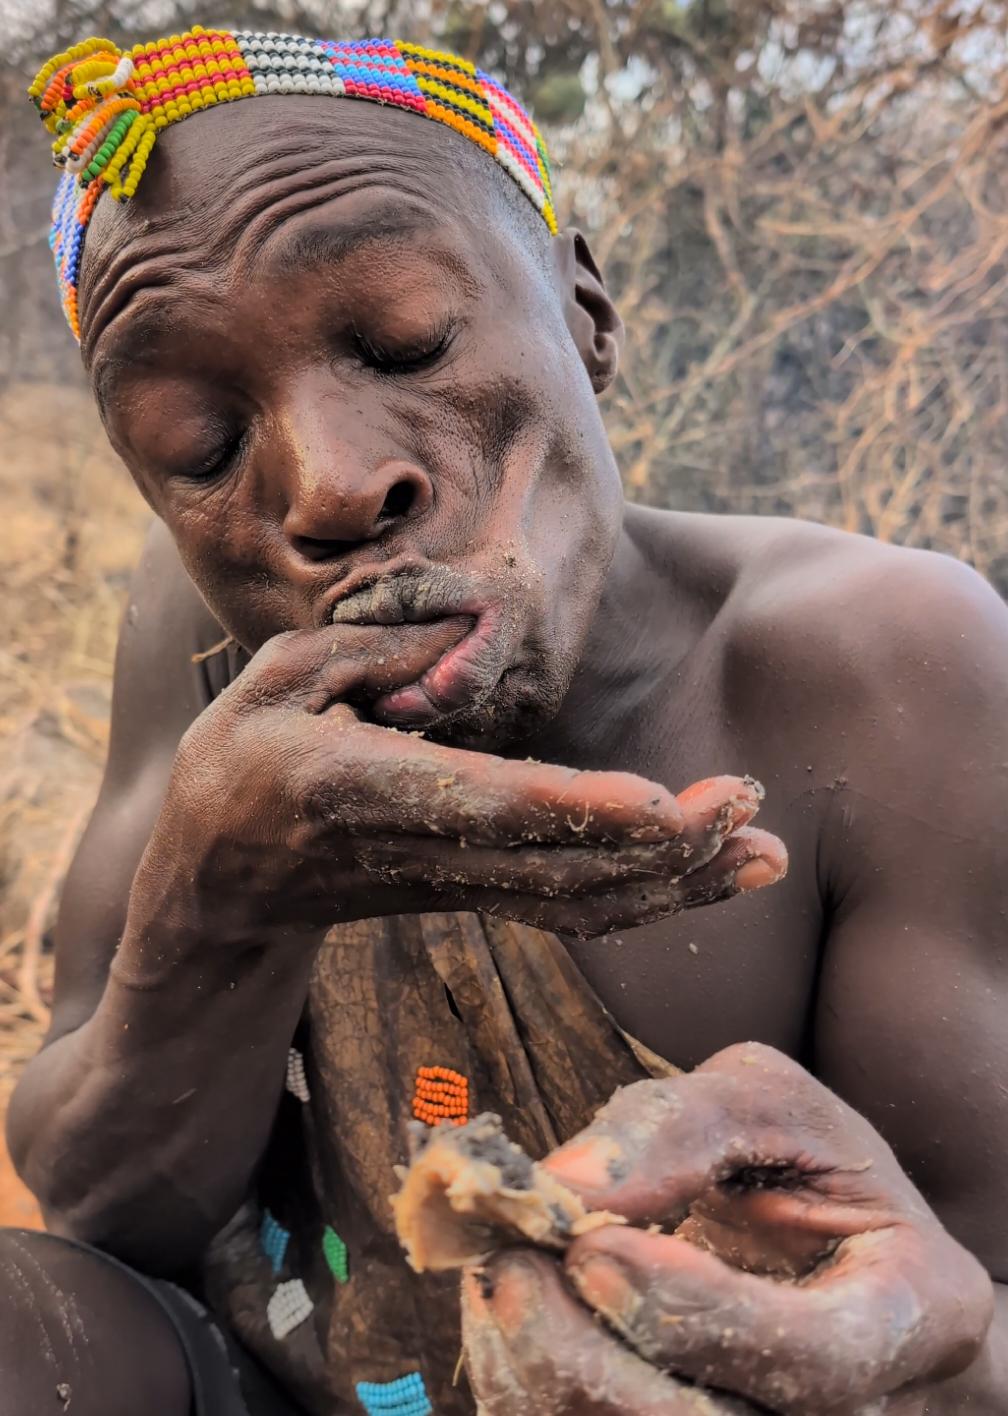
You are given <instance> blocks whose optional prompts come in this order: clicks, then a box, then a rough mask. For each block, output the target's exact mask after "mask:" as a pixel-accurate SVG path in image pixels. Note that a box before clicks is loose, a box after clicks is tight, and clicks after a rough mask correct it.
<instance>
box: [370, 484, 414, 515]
mask: <svg viewBox="0 0 1008 1416" xmlns="http://www.w3.org/2000/svg"><path fill="white" fill-rule="evenodd" d="M415 496H416V488H415V487H414V486H413V483H412V482H407V481H405V480H404V481H402V482H396V484H395V486H394V487H390V488H389V491H388V495H387V496H386V498H385V500H384V502H383V503H382V509H381V511H380V512H379V513H378V520H379V521H391V520H392V519H393V518H394V517H397V516H405V515H406V513H407V512H408V511H409V509H410V507H411V506H412V505H413V501H414V498H415Z"/></svg>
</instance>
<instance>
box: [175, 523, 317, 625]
mask: <svg viewBox="0 0 1008 1416" xmlns="http://www.w3.org/2000/svg"><path fill="white" fill-rule="evenodd" d="M163 519H164V520H165V523H166V525H167V526H168V529H169V531H170V532H171V534H172V536H173V538H174V540H175V544H176V545H177V547H178V551H179V555H180V557H181V559H182V563H183V565H184V566H185V568H186V571H187V573H188V575H189V578H190V579H191V580H192V582H193V584H194V585H195V586H196V588H197V590H199V592H200V594H201V595H202V597H203V599H204V600H205V601H206V603H207V605H208V606H209V608H210V610H211V611H212V613H213V614H214V616H215V617H216V619H217V620H218V621H219V623H220V624H221V625H222V627H223V628H224V629H226V630H227V632H228V633H229V634H231V635H233V636H234V638H235V639H237V640H238V642H239V643H240V644H242V645H244V646H245V647H246V648H248V649H256V648H258V647H259V646H260V645H261V644H262V643H264V642H265V641H266V640H267V639H269V638H270V637H271V636H272V635H274V634H276V633H278V632H279V631H280V630H282V629H288V628H290V627H291V622H292V621H291V611H290V607H289V605H288V603H287V598H288V597H287V595H286V593H285V590H284V587H283V585H282V584H281V583H280V582H279V580H278V579H277V578H276V577H274V576H273V575H272V574H271V573H270V560H269V548H268V539H269V538H268V535H267V534H266V532H265V529H264V527H263V524H262V523H261V522H259V521H258V520H256V519H254V518H252V517H250V516H249V515H248V514H247V513H245V512H243V511H242V510H241V509H240V508H239V507H237V506H235V505H234V504H233V503H232V504H231V505H216V506H213V507H211V506H210V505H209V504H208V503H207V502H204V504H203V505H202V506H198V507H197V506H189V507H186V508H185V509H179V508H178V507H170V508H168V509H167V510H166V514H164V518H163Z"/></svg>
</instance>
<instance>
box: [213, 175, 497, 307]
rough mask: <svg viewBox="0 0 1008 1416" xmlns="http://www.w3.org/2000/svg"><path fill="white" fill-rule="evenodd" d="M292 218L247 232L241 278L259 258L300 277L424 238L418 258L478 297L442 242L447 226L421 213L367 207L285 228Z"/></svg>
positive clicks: (461, 263)
mask: <svg viewBox="0 0 1008 1416" xmlns="http://www.w3.org/2000/svg"><path fill="white" fill-rule="evenodd" d="M355 190H356V191H361V190H365V189H364V188H362V187H358V188H355ZM322 216H323V214H322V213H321V212H320V218H321V217H322ZM290 219H291V218H290V217H287V218H286V219H285V220H283V221H282V222H278V223H276V224H274V225H272V227H271V229H267V228H265V227H264V228H262V229H257V230H254V231H251V230H250V231H249V232H248V233H247V240H243V242H242V243H241V245H240V246H239V248H238V250H236V252H235V262H234V270H235V271H236V273H238V275H239V278H241V276H242V275H243V274H246V273H247V269H248V267H249V266H250V265H251V263H252V261H253V260H254V259H256V258H258V259H261V260H262V261H263V262H264V264H266V265H267V266H268V267H269V268H270V269H272V270H275V271H276V272H277V273H278V274H280V275H291V274H299V273H301V272H304V271H310V270H312V269H319V268H330V267H332V266H335V265H338V264H339V263H340V262H342V261H344V260H346V259H347V258H348V257H349V256H351V255H354V254H355V253H356V252H358V251H360V250H361V249H362V248H363V247H366V246H368V245H369V244H375V245H383V246H386V247H388V248H390V249H392V250H404V249H405V250H410V249H416V247H415V246H414V245H413V242H414V240H415V238H416V237H417V236H418V234H422V235H423V236H424V237H425V238H426V239H425V240H424V243H423V245H422V247H421V248H420V253H421V254H422V256H423V257H424V258H425V259H427V260H429V261H431V262H433V263H434V264H436V265H438V266H440V267H441V268H442V269H443V270H444V271H445V272H446V273H447V274H448V275H450V276H452V277H453V278H454V280H455V281H456V283H457V284H458V285H459V286H460V287H461V289H462V290H463V292H464V293H465V294H466V295H468V296H469V297H470V298H473V299H474V298H476V297H477V296H478V295H479V293H480V291H481V289H482V286H481V285H480V283H479V281H477V280H476V278H475V276H474V274H473V272H472V270H471V269H470V267H469V265H467V263H466V261H465V260H464V259H463V258H462V257H461V256H460V255H459V254H458V253H457V252H455V251H453V250H451V249H450V247H446V246H445V245H444V244H443V243H439V242H438V239H437V238H438V236H439V234H440V233H441V231H442V230H443V222H440V221H438V220H437V219H436V218H434V217H433V216H432V215H431V213H429V212H427V211H424V210H422V209H421V208H418V207H413V206H409V205H405V204H403V203H401V202H397V203H395V204H391V205H386V206H380V207H378V208H377V209H376V208H375V207H374V206H369V207H367V208H366V209H365V210H364V211H361V212H358V213H356V214H355V215H353V216H352V217H350V218H349V219H343V220H332V219H320V220H319V221H318V222H315V223H313V224H312V225H310V226H306V227H305V226H301V227H296V228H295V229H294V230H288V229H285V228H286V227H287V224H288V221H289V220H290Z"/></svg>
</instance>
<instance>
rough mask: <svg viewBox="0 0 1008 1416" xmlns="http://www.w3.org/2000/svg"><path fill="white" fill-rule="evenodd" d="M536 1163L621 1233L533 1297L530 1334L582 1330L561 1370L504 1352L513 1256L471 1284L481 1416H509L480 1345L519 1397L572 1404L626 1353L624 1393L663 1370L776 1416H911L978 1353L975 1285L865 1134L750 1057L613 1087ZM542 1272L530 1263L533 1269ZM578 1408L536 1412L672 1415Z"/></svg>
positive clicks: (775, 1064) (791, 1077)
mask: <svg viewBox="0 0 1008 1416" xmlns="http://www.w3.org/2000/svg"><path fill="white" fill-rule="evenodd" d="M545 1164H546V1165H547V1166H548V1168H549V1169H550V1170H551V1171H552V1173H553V1174H555V1175H556V1176H557V1178H558V1179H561V1180H562V1181H563V1182H564V1183H565V1184H566V1185H568V1186H570V1187H571V1188H572V1189H575V1190H576V1191H577V1192H578V1193H579V1194H580V1195H581V1196H582V1198H583V1199H584V1200H585V1201H586V1202H587V1203H588V1204H590V1205H591V1206H592V1207H593V1208H600V1209H601V1208H604V1209H608V1210H612V1211H615V1212H617V1213H620V1214H623V1215H625V1216H626V1217H627V1218H628V1219H629V1220H630V1221H631V1222H632V1225H634V1226H637V1227H631V1226H627V1227H616V1226H608V1227H605V1228H602V1229H598V1230H595V1231H593V1232H592V1233H589V1234H586V1235H584V1236H583V1237H581V1238H580V1239H577V1240H575V1241H574V1242H573V1243H572V1244H571V1246H570V1248H569V1249H568V1251H567V1253H566V1255H565V1258H564V1263H563V1273H564V1278H565V1281H566V1284H567V1285H569V1287H568V1288H565V1287H563V1286H561V1284H560V1277H559V1268H554V1271H553V1272H552V1273H551V1275H550V1277H549V1278H548V1280H546V1281H545V1282H544V1284H543V1285H542V1286H541V1290H540V1291H541V1294H542V1297H541V1298H539V1299H537V1300H536V1301H537V1302H538V1309H537V1312H538V1317H537V1318H536V1319H535V1320H533V1323H532V1326H533V1327H538V1329H540V1330H542V1331H544V1332H548V1331H549V1330H550V1329H551V1327H552V1326H553V1325H554V1323H555V1322H557V1321H559V1320H560V1317H561V1316H562V1327H561V1330H563V1331H565V1332H572V1331H573V1328H574V1325H575V1324H576V1323H578V1322H580V1326H579V1327H578V1329H577V1336H576V1337H570V1338H569V1339H567V1341H568V1345H569V1346H571V1347H572V1348H573V1349H576V1351H575V1355H574V1356H573V1357H572V1356H571V1355H570V1353H569V1352H567V1351H566V1349H565V1350H564V1353H563V1356H562V1361H559V1363H558V1365H557V1366H556V1367H555V1369H554V1367H551V1366H550V1362H549V1353H548V1350H547V1351H545V1353H544V1354H538V1353H537V1352H536V1348H535V1344H534V1342H533V1341H532V1339H531V1336H530V1333H529V1331H528V1329H527V1328H524V1329H522V1330H521V1333H520V1335H519V1336H518V1337H517V1338H516V1337H515V1336H514V1332H513V1330H512V1329H509V1327H508V1312H509V1302H510V1300H509V1298H508V1297H507V1294H508V1291H509V1289H508V1283H511V1282H512V1280H510V1279H509V1280H508V1283H505V1284H504V1285H503V1287H501V1285H500V1283H499V1280H500V1278H501V1276H502V1275H505V1276H506V1275H508V1274H509V1273H512V1272H513V1270H514V1266H515V1265H518V1264H520V1263H523V1262H525V1261H526V1260H525V1254H524V1251H523V1252H522V1253H520V1254H511V1255H506V1256H501V1257H500V1258H496V1259H494V1260H493V1261H491V1263H489V1264H488V1265H487V1267H486V1270H485V1272H484V1273H483V1274H482V1275H481V1276H480V1282H481V1283H482V1284H483V1289H482V1292H483V1293H485V1294H487V1295H489V1296H486V1297H481V1296H480V1293H481V1290H479V1289H478V1288H477V1289H475V1290H474V1289H473V1285H474V1284H475V1283H476V1278H475V1277H471V1278H470V1279H469V1280H468V1283H469V1295H470V1298H469V1304H468V1314H469V1316H468V1318H467V1324H468V1327H467V1331H468V1341H469V1350H470V1354H471V1355H470V1363H471V1366H472V1370H473V1378H474V1386H475V1390H476V1392H477V1396H478V1397H479V1399H480V1400H481V1401H482V1402H483V1404H484V1406H485V1409H486V1411H487V1413H488V1416H512V1414H513V1416H517V1412H518V1411H519V1410H521V1409H522V1408H521V1407H520V1406H515V1405H512V1404H509V1398H508V1397H507V1395H506V1393H505V1392H504V1390H503V1387H502V1386H501V1385H500V1383H499V1382H498V1381H496V1379H492V1376H491V1373H490V1371H489V1364H488V1362H487V1361H486V1360H485V1359H484V1358H483V1357H482V1356H481V1355H480V1354H482V1353H484V1352H486V1351H488V1350H489V1349H490V1348H491V1347H495V1349H496V1360H497V1361H503V1362H504V1363H505V1364H506V1365H507V1366H508V1367H509V1368H513V1369H514V1372H515V1373H516V1376H515V1381H516V1382H517V1383H518V1384H519V1385H520V1383H521V1382H522V1381H524V1382H525V1383H526V1385H528V1387H529V1390H530V1391H534V1390H535V1387H536V1383H545V1388H546V1389H548V1390H549V1391H550V1392H551V1393H552V1392H553V1391H554V1390H555V1389H557V1388H558V1387H559V1389H562V1390H564V1391H566V1390H567V1389H568V1387H569V1388H570V1389H571V1390H574V1388H576V1386H577V1383H578V1382H579V1381H581V1380H582V1378H581V1376H580V1375H579V1373H580V1371H581V1368H580V1366H579V1363H581V1364H586V1365H585V1367H584V1369H585V1370H586V1371H587V1370H589V1368H590V1370H591V1371H592V1372H593V1373H597V1372H598V1371H600V1370H601V1369H604V1370H605V1371H606V1372H607V1373H608V1372H609V1371H610V1367H611V1370H612V1373H613V1374H615V1373H616V1372H626V1371H628V1370H629V1369H628V1367H627V1358H628V1356H629V1355H631V1354H632V1355H633V1357H634V1358H635V1360H636V1361H637V1362H638V1363H642V1364H643V1365H644V1367H645V1368H646V1369H648V1370H649V1371H650V1373H651V1376H650V1377H649V1378H647V1379H645V1376H644V1375H643V1373H642V1371H641V1368H640V1367H636V1368H634V1369H633V1370H634V1372H635V1373H636V1374H637V1375H636V1376H635V1377H634V1382H635V1383H639V1384H640V1390H641V1391H642V1392H647V1393H650V1392H651V1391H652V1390H653V1389H654V1382H655V1380H657V1379H659V1378H660V1380H662V1381H668V1380H672V1379H673V1377H670V1376H663V1375H662V1374H663V1373H669V1374H674V1380H678V1381H688V1382H695V1383H698V1384H700V1385H701V1386H702V1387H704V1388H710V1389H713V1390H714V1391H716V1392H717V1393H718V1396H717V1397H716V1398H712V1399H716V1400H718V1401H723V1400H726V1399H727V1395H726V1394H729V1393H730V1394H731V1395H732V1396H733V1397H735V1398H737V1399H739V1400H741V1401H743V1402H745V1401H748V1402H750V1403H752V1404H753V1405H754V1407H755V1409H757V1410H759V1411H770V1412H775V1413H782V1416H854V1413H857V1416H874V1413H882V1412H885V1413H886V1416H918V1413H920V1412H923V1411H924V1409H925V1405H926V1400H927V1392H928V1389H929V1387H931V1386H933V1384H935V1383H938V1382H941V1381H943V1380H945V1379H947V1378H949V1377H951V1376H954V1375H956V1374H957V1373H959V1372H961V1371H963V1370H964V1369H965V1368H966V1367H967V1366H968V1365H969V1364H970V1362H971V1361H972V1360H973V1359H974V1357H975V1356H976V1355H977V1353H978V1351H979V1350H980V1347H981V1345H982V1343H983V1340H984V1336H985V1334H986V1330H987V1327H988V1324H989V1322H990V1318H991V1313H992V1303H993V1297H992V1288H991V1283H990V1280H989V1278H988V1276H987V1274H986V1273H985V1272H984V1270H983V1269H982V1268H981V1266H980V1265H979V1264H978V1263H977V1262H976V1260H975V1259H974V1258H973V1257H972V1256H971V1255H970V1254H968V1253H967V1252H966V1250H965V1249H963V1248H962V1247H961V1246H960V1245H959V1244H958V1243H956V1241H955V1240H954V1239H953V1238H952V1237H951V1235H949V1234H948V1232H947V1231H946V1230H945V1229H944V1228H943V1227H942V1225H941V1224H940V1223H939V1221H938V1219H937V1218H936V1216H935V1215H934V1214H933V1213H932V1211H931V1210H930V1209H929V1207H928V1205H927V1204H926V1203H925V1201H924V1199H923V1198H922V1197H921V1195H920V1194H919V1192H918V1191H917V1190H916V1189H915V1188H914V1186H913V1184H912V1183H911V1181H910V1180H909V1178H908V1177H907V1176H906V1174H905V1173H904V1172H903V1171H902V1169H901V1168H900V1166H899V1164H898V1162H897V1161H896V1159H895V1157H894V1156H893V1154H892V1151H891V1150H890V1149H889V1147H888V1146H887V1145H886V1143H885V1142H884V1141H883V1140H882V1138H881V1136H879V1134H878V1133H877V1132H876V1131H875V1130H874V1129H873V1128H872V1127H871V1126H870V1125H869V1124H868V1122H867V1121H865V1120H864V1119H863V1118H862V1117H860V1116H859V1115H857V1114H856V1113H855V1112H853V1111H852V1110H851V1109H850V1108H849V1107H847V1106H846V1105H845V1104H844V1103H843V1102H841V1101H840V1100H839V1099H838V1098H837V1097H836V1096H834V1095H833V1094H832V1093H831V1092H829V1091H828V1090H827V1089H826V1088H825V1087H824V1086H822V1085H821V1084H820V1083H819V1082H817V1081H816V1080H815V1079H814V1078H813V1077H812V1076H811V1075H810V1074H809V1073H808V1072H806V1071H805V1070H804V1069H803V1068H801V1067H799V1066H798V1065H797V1064H796V1063H794V1062H792V1061H790V1060H789V1059H788V1058H786V1057H783V1056H782V1055H781V1054H779V1053H777V1052H775V1051H773V1050H772V1049H770V1048H766V1047H762V1046H758V1045H755V1044H747V1045H739V1046H736V1047H732V1048H729V1049H727V1050H726V1051H724V1052H721V1053H719V1054H718V1055H717V1056H716V1057H714V1058H712V1059H711V1060H710V1061H709V1062H707V1063H705V1064H704V1065H703V1066H702V1067H699V1068H697V1069H696V1071H695V1072H693V1073H691V1074H689V1075H687V1076H682V1077H677V1078H672V1079H669V1080H664V1079H663V1080H660V1081H646V1082H639V1083H637V1084H636V1085H634V1086H631V1087H627V1088H626V1089H625V1090H623V1091H620V1092H618V1093H617V1095H616V1096H615V1097H614V1099H613V1100H612V1101H611V1102H609V1104H608V1105H607V1106H605V1107H604V1108H603V1109H602V1111H601V1112H599V1114H598V1116H597V1117H596V1118H595V1120H594V1121H593V1123H592V1124H591V1125H590V1126H589V1127H588V1128H587V1130H586V1131H584V1132H582V1133H581V1135H579V1136H578V1137H576V1138H575V1139H574V1140H572V1141H570V1142H569V1143H568V1144H567V1145H566V1146H564V1147H562V1148H561V1149H560V1150H559V1151H556V1152H554V1154H553V1155H552V1156H551V1157H549V1158H548V1159H547V1161H546V1162H545ZM641 1226H651V1227H652V1228H651V1229H650V1230H649V1229H648V1228H646V1227H641ZM550 1262H551V1261H549V1260H545V1259H537V1260H536V1263H537V1266H538V1267H537V1272H542V1270H543V1265H544V1264H545V1265H547V1266H548V1265H549V1263H550ZM572 1293H574V1294H576V1295H577V1296H578V1298H579V1300H580V1302H581V1304H582V1305H583V1311H582V1313H581V1314H580V1315H576V1313H575V1310H572V1309H571V1307H570V1304H571V1302H572V1298H571V1294H572ZM501 1294H502V1295H503V1297H501V1296H498V1295H501ZM592 1315H596V1317H595V1318H593V1316H592ZM597 1319H601V1320H602V1324H603V1325H599V1324H598V1322H597ZM549 1345H550V1344H549V1343H548V1342H547V1344H546V1346H547V1349H548V1347H549ZM582 1347H583V1348H584V1349H585V1350H584V1352H583V1353H582V1352H581V1348H582ZM588 1349H591V1352H590V1355H589V1353H588ZM472 1354H476V1355H475V1356H473V1355H472ZM544 1374H545V1375H544ZM593 1380H594V1379H593ZM606 1380H608V1377H607V1378H606ZM613 1380H614V1381H615V1380H616V1377H615V1375H613ZM647 1381H650V1383H651V1385H650V1386H648V1385H647ZM565 1383H566V1385H565ZM600 1389H601V1388H600ZM628 1390H629V1388H628ZM633 1390H636V1386H634V1387H633ZM484 1391H486V1393H487V1394H486V1395H485V1394H484ZM550 1399H551V1400H553V1399H554V1398H553V1397H552V1395H551V1398H550ZM565 1399H566V1398H565ZM593 1399H594V1398H591V1399H588V1398H586V1399H585V1400H584V1402H583V1403H582V1404H578V1400H576V1399H573V1398H572V1404H570V1405H569V1406H568V1407H564V1406H563V1404H562V1402H561V1403H560V1404H558V1405H557V1406H556V1407H555V1409H556V1410H558V1411H560V1410H567V1409H569V1410H571V1411H572V1412H573V1411H578V1412H584V1413H585V1416H593V1413H595V1412H596V1411H599V1412H603V1411H604V1412H608V1411H610V1410H612V1411H615V1410H622V1411H627V1412H631V1413H638V1416H639V1413H642V1412H650V1411H651V1410H652V1409H659V1410H666V1409H667V1410H668V1411H669V1412H670V1413H671V1412H678V1410H679V1409H680V1408H679V1407H678V1406H676V1405H675V1404H668V1405H667V1407H660V1406H659V1407H657V1408H655V1407H653V1406H651V1405H648V1401H649V1400H650V1395H648V1396H647V1399H644V1398H643V1397H642V1398H641V1401H640V1402H638V1404H634V1403H635V1401H637V1397H636V1396H634V1395H633V1391H631V1394H630V1395H629V1396H628V1397H627V1404H626V1405H624V1406H618V1405H617V1406H612V1405H611V1404H610V1405H607V1404H605V1400H604V1401H603V1402H602V1404H601V1405H599V1406H595V1405H592V1404H591V1400H593ZM606 1400H607V1398H606ZM670 1401H671V1399H670ZM550 1409H553V1408H550ZM683 1409H684V1410H689V1409H691V1408H689V1407H684V1408H683ZM713 1409H715V1410H716V1409H719V1408H717V1407H716V1406H715V1407H714V1408H713ZM725 1409H729V1410H733V1409H742V1410H747V1409H749V1408H747V1407H746V1406H744V1405H743V1406H742V1407H741V1408H733V1407H730V1406H729V1407H726V1408H725Z"/></svg>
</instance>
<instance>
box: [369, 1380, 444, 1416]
mask: <svg viewBox="0 0 1008 1416" xmlns="http://www.w3.org/2000/svg"><path fill="white" fill-rule="evenodd" d="M356 1392H357V1398H358V1400H359V1401H360V1403H361V1405H362V1406H363V1407H364V1409H365V1411H366V1412H367V1413H368V1416H431V1413H432V1411H433V1409H434V1408H433V1407H432V1406H431V1404H430V1401H429V1399H428V1396H427V1389H426V1387H425V1386H424V1382H423V1377H421V1375H420V1373H419V1372H409V1373H407V1374H406V1376H404V1377H397V1378H396V1379H395V1381H391V1382H358V1383H357V1386H356Z"/></svg>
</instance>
